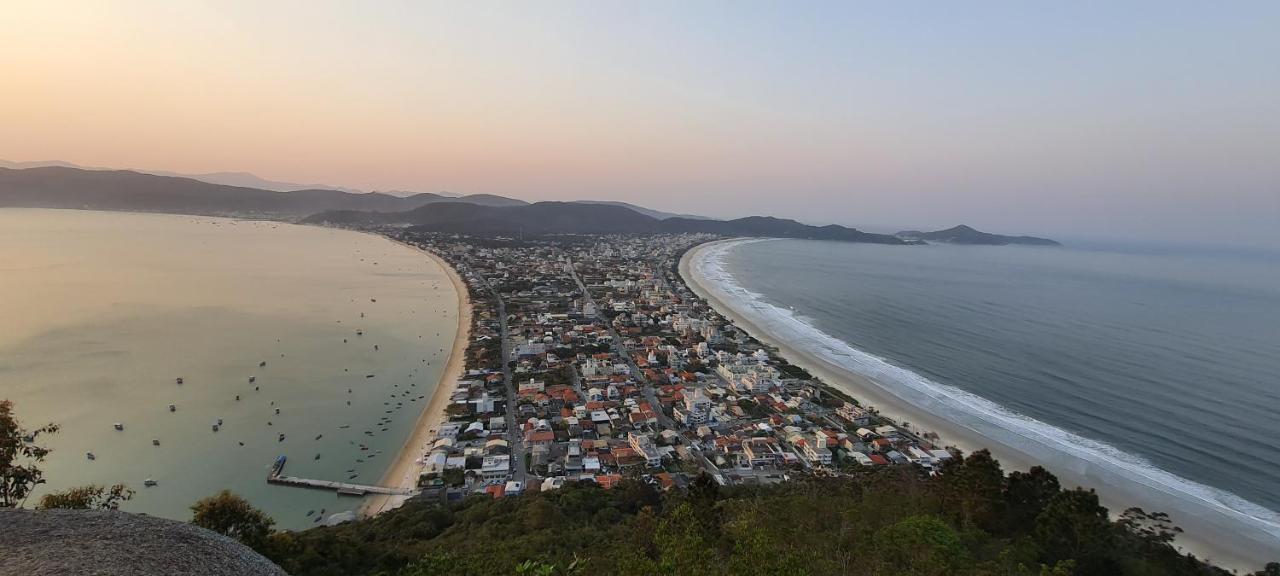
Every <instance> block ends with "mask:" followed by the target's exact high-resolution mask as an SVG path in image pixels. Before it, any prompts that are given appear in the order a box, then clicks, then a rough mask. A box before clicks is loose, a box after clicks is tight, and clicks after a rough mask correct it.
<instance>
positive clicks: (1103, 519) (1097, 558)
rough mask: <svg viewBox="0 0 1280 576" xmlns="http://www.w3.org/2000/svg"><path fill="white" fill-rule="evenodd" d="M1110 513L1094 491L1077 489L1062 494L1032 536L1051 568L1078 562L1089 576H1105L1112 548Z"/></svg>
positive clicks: (1044, 515)
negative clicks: (1068, 561) (1069, 561)
mask: <svg viewBox="0 0 1280 576" xmlns="http://www.w3.org/2000/svg"><path fill="white" fill-rule="evenodd" d="M1111 530H1112V526H1111V523H1110V521H1109V519H1108V518H1107V509H1106V508H1104V507H1103V506H1102V505H1101V504H1099V503H1098V495H1097V494H1096V493H1094V491H1093V490H1084V489H1081V488H1076V489H1074V490H1067V491H1064V492H1060V493H1058V495H1057V496H1054V497H1053V500H1051V501H1050V502H1049V505H1048V506H1045V509H1044V511H1043V512H1041V513H1040V516H1038V517H1036V526H1035V530H1033V531H1032V536H1033V538H1034V539H1035V541H1036V543H1037V544H1039V545H1040V549H1041V551H1042V553H1043V554H1044V557H1045V559H1046V560H1047V561H1048V563H1049V564H1055V563H1057V562H1059V561H1062V560H1072V559H1074V560H1075V561H1076V564H1077V566H1078V567H1079V568H1078V569H1079V570H1080V571H1081V573H1085V574H1103V573H1107V572H1106V571H1105V569H1106V568H1108V566H1107V561H1108V560H1109V552H1110V550H1111V544H1112V541H1113V539H1112V532H1111Z"/></svg>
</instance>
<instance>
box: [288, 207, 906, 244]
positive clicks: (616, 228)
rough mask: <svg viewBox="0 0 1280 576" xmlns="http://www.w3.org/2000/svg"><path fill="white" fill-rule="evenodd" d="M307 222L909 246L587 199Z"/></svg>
mask: <svg viewBox="0 0 1280 576" xmlns="http://www.w3.org/2000/svg"><path fill="white" fill-rule="evenodd" d="M303 221H304V222H307V223H314V224H339V225H370V224H384V225H406V226H413V227H416V228H418V229H420V230H425V231H430V232H445V233H463V232H469V233H473V234H492V235H507V236H515V235H519V234H608V233H617V234H658V233H698V232H701V233H710V234H720V235H723V236H765V237H774V238H803V239H811V240H838V241H845V242H869V243H875V244H908V243H910V242H908V241H905V240H902V239H900V238H897V237H895V236H889V235H887V234H870V233H867V232H862V231H861V230H857V229H854V228H846V227H844V226H835V225H831V226H809V225H807V224H801V223H800V222H796V221H795V220H786V219H782V218H772V217H767V216H751V217H747V218H739V219H737V220H702V219H694V218H683V217H671V218H666V219H659V218H655V217H653V216H649V215H647V214H642V213H640V212H637V211H636V210H634V209H632V208H629V207H627V206H624V205H617V204H611V203H607V204H598V203H583V202H536V203H533V204H529V205H525V206H501V207H496V206H478V205H475V204H463V203H457V202H435V203H431V204H428V205H424V206H420V207H418V208H415V209H413V210H408V211H405V212H382V213H377V212H367V211H357V210H337V211H330V212H322V213H320V214H316V215H314V216H311V217H308V218H306V219H305V220H303Z"/></svg>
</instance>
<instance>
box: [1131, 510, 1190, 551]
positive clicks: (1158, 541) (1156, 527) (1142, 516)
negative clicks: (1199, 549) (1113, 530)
mask: <svg viewBox="0 0 1280 576" xmlns="http://www.w3.org/2000/svg"><path fill="white" fill-rule="evenodd" d="M1116 525H1118V526H1120V527H1121V528H1123V529H1125V530H1128V531H1129V533H1130V534H1132V535H1134V536H1136V537H1137V538H1138V539H1139V540H1140V541H1141V542H1143V543H1144V544H1145V545H1147V546H1150V547H1159V546H1168V545H1169V544H1170V543H1172V542H1173V539H1174V538H1176V537H1177V536H1178V534H1181V533H1182V528H1179V527H1177V526H1175V525H1174V524H1173V520H1172V519H1170V518H1169V515H1168V514H1166V513H1164V512H1147V511H1146V510H1143V509H1141V508H1137V507H1134V508H1129V509H1127V510H1125V511H1124V513H1123V514H1121V515H1120V519H1119V520H1117V521H1116Z"/></svg>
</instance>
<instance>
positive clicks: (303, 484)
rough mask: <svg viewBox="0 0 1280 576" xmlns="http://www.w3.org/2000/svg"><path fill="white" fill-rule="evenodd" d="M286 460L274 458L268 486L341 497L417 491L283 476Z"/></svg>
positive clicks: (391, 494) (407, 493) (410, 493)
mask: <svg viewBox="0 0 1280 576" xmlns="http://www.w3.org/2000/svg"><path fill="white" fill-rule="evenodd" d="M285 461H286V458H285V457H284V456H281V457H279V458H276V461H275V463H274V464H272V465H271V472H269V473H267V483H268V484H284V485H287V486H297V487H300V488H313V489H316V490H333V491H335V492H337V493H338V494H339V495H342V496H364V495H366V494H385V495H387V496H412V495H414V494H417V493H418V491H417V490H410V489H406V488H388V487H386V486H375V485H371V484H352V483H350V482H335V481H333V480H313V479H310V478H299V477H297V476H285V475H284V464H285Z"/></svg>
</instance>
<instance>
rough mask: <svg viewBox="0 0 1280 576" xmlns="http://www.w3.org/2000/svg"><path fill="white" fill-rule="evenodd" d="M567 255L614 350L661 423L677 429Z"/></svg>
mask: <svg viewBox="0 0 1280 576" xmlns="http://www.w3.org/2000/svg"><path fill="white" fill-rule="evenodd" d="M565 257H566V258H567V259H568V260H569V275H571V276H572V277H573V281H574V282H575V283H577V284H578V289H579V290H581V291H582V297H583V298H584V299H586V301H587V302H588V303H590V304H591V305H592V307H593V308H595V310H596V319H597V320H599V321H600V323H601V324H604V327H605V329H606V330H608V331H609V337H610V338H612V339H613V351H614V352H615V353H617V354H618V355H619V356H621V357H622V360H623V361H624V362H626V363H627V367H629V368H630V369H631V373H632V374H634V375H635V378H636V381H637V382H639V383H640V392H641V393H642V394H644V397H645V399H646V400H648V401H649V405H650V406H652V407H653V411H654V413H656V414H657V415H658V423H659V424H661V425H662V427H663V428H669V429H671V430H675V429H676V423H675V421H674V420H672V419H671V418H670V417H668V416H667V414H666V413H665V412H663V411H662V404H659V403H658V395H657V393H655V392H654V390H653V383H652V382H649V380H648V379H647V378H645V376H644V372H641V371H640V367H639V366H637V365H636V363H635V360H634V359H633V358H632V357H631V350H629V349H628V348H627V347H626V346H625V345H624V344H623V343H622V338H621V337H620V336H618V332H617V331H616V330H614V329H613V324H612V323H611V322H609V321H608V320H606V319H605V318H604V317H603V316H601V315H600V306H599V305H597V304H596V302H595V299H593V298H592V297H591V293H590V292H588V291H587V286H586V285H585V284H583V283H582V278H579V277H578V271H577V269H576V268H574V266H573V258H570V257H569V256H568V255H566V256H565Z"/></svg>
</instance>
